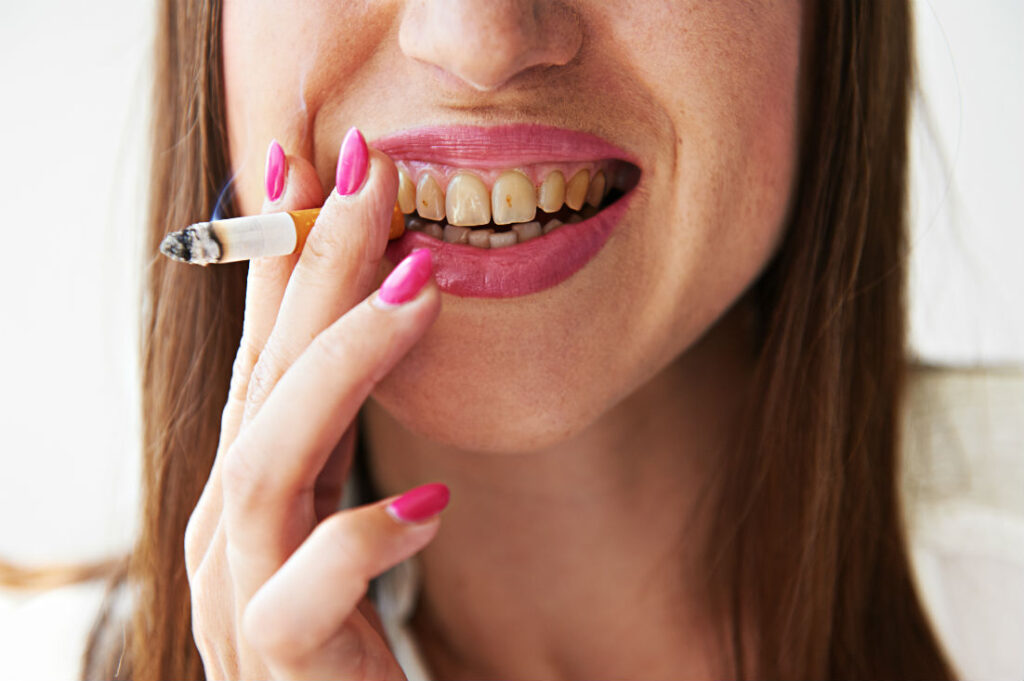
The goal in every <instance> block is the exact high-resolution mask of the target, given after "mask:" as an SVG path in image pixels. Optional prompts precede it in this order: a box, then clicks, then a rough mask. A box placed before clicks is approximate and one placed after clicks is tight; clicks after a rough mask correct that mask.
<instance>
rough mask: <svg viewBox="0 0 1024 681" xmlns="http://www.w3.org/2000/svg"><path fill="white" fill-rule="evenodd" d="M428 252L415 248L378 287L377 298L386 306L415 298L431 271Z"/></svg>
mask: <svg viewBox="0 0 1024 681" xmlns="http://www.w3.org/2000/svg"><path fill="white" fill-rule="evenodd" d="M433 269H434V268H433V265H432V263H431V260H430V250H429V249H426V248H417V249H416V250H415V251H413V252H412V253H410V254H409V255H407V256H405V259H404V260H403V261H402V262H400V263H398V266H397V267H395V269H393V270H391V274H389V275H388V278H387V279H385V280H384V283H383V284H381V285H380V291H378V292H377V297H378V298H379V299H380V300H381V302H384V303H387V304H388V305H401V304H402V303H406V302H408V301H410V300H412V299H413V298H415V297H416V294H417V293H419V292H420V289H422V288H423V285H424V284H426V283H427V280H428V279H430V274H431V272H432V271H433Z"/></svg>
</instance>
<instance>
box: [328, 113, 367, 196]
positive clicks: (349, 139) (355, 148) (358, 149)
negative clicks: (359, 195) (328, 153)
mask: <svg viewBox="0 0 1024 681" xmlns="http://www.w3.org/2000/svg"><path fill="white" fill-rule="evenodd" d="M369 164H370V152H369V151H368V150H367V149H366V140H364V139H363V133H361V132H359V130H357V129H356V128H350V129H349V131H348V132H347V133H346V134H345V139H344V140H343V141H342V143H341V151H339V152H338V171H337V172H336V173H335V175H334V186H335V187H336V188H337V190H338V193H339V194H341V195H342V196H348V195H349V194H354V193H355V192H356V190H357V189H359V187H360V185H362V184H363V180H364V179H366V167H367V166H368V165H369Z"/></svg>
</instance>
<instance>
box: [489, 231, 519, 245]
mask: <svg viewBox="0 0 1024 681" xmlns="http://www.w3.org/2000/svg"><path fill="white" fill-rule="evenodd" d="M516 238H517V237H516V233H515V232H495V233H494V234H491V235H490V236H489V237H488V239H489V240H490V242H491V248H504V247H505V246H515V244H516Z"/></svg>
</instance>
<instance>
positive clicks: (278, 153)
mask: <svg viewBox="0 0 1024 681" xmlns="http://www.w3.org/2000/svg"><path fill="white" fill-rule="evenodd" d="M287 166H288V160H287V159H286V158H285V156H284V149H282V148H281V145H280V144H278V142H277V140H271V141H270V146H269V147H268V148H267V171H266V174H265V175H264V177H265V178H266V183H267V198H268V199H270V200H271V201H277V200H278V199H279V198H281V193H282V192H283V191H284V174H285V170H286V169H287Z"/></svg>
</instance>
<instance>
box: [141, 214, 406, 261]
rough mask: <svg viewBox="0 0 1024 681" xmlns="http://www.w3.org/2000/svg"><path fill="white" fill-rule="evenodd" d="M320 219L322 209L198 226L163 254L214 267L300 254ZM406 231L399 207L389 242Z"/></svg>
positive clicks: (169, 241) (166, 243)
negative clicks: (228, 263)
mask: <svg viewBox="0 0 1024 681" xmlns="http://www.w3.org/2000/svg"><path fill="white" fill-rule="evenodd" d="M318 215H320V209H319V208H309V209H306V210H292V211H288V212H286V213H268V214H266V215H250V216H247V217H242V218H227V219H225V220H210V221H209V222H197V223H195V224H194V225H189V226H188V227H186V228H185V229H180V230H178V231H177V232H171V233H170V234H168V235H167V236H165V237H164V240H163V242H161V244H160V252H161V253H163V254H164V255H166V256H167V257H168V258H170V259H171V260H177V261H178V262H185V263H189V264H190V265H213V264H219V263H225V262H238V261H239V260H252V259H253V258H265V257H269V256H275V255H288V254H289V253H298V252H299V251H301V250H302V246H303V245H304V244H305V243H306V237H307V236H309V231H310V230H311V229H313V224H314V223H315V222H316V217H317V216H318ZM404 231H405V215H403V214H402V211H401V210H399V208H398V205H397V204H396V205H395V210H394V212H393V213H392V214H391V232H390V233H389V234H388V239H397V238H398V237H400V236H402V233H403V232H404Z"/></svg>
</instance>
